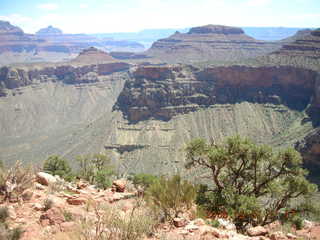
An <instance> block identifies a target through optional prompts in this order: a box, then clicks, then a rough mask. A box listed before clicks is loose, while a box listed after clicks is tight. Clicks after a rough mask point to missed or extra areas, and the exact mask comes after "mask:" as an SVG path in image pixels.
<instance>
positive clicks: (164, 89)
mask: <svg viewBox="0 0 320 240" xmlns="http://www.w3.org/2000/svg"><path fill="white" fill-rule="evenodd" d="M132 76H133V78H132V79H131V80H130V81H128V82H127V83H126V84H125V87H124V90H123V92H122V93H121V94H120V96H119V98H118V102H117V105H116V109H119V110H121V111H122V112H123V113H124V115H125V116H126V117H127V118H128V120H129V121H130V122H138V121H143V120H147V119H150V118H153V119H160V120H166V121H168V120H170V119H171V118H172V117H173V116H176V115H178V114H182V113H188V112H190V111H195V110H199V109H200V108H202V107H209V106H213V105H215V104H236V103H240V102H244V101H248V102H252V103H272V104H282V105H286V106H288V107H289V108H292V109H295V110H300V111H301V110H303V109H305V108H306V107H307V105H308V104H309V103H310V99H311V97H312V96H313V89H314V86H315V81H316V78H317V77H318V74H317V73H316V72H314V71H311V70H304V69H299V68H293V67H245V66H230V67H211V68H206V69H204V70H200V69H196V68H194V67H190V66H189V67H183V66H179V65H178V66H145V67H140V68H138V69H137V70H136V71H135V72H133V74H132Z"/></svg>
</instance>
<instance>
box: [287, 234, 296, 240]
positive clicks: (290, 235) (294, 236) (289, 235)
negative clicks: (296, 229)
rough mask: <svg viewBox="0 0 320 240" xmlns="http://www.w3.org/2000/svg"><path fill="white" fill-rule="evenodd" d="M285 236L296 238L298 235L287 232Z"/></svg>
mask: <svg viewBox="0 0 320 240" xmlns="http://www.w3.org/2000/svg"><path fill="white" fill-rule="evenodd" d="M287 238H289V239H297V238H298V237H297V236H296V235H293V234H292V233H287Z"/></svg>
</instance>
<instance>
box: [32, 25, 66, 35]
mask: <svg viewBox="0 0 320 240" xmlns="http://www.w3.org/2000/svg"><path fill="white" fill-rule="evenodd" d="M61 34H63V33H62V30H61V29H59V28H55V27H52V26H48V27H47V28H41V29H40V30H39V31H37V32H36V35H39V36H48V35H61Z"/></svg>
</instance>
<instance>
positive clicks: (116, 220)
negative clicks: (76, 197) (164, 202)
mask: <svg viewBox="0 0 320 240" xmlns="http://www.w3.org/2000/svg"><path fill="white" fill-rule="evenodd" d="M141 204H142V202H137V204H136V205H135V206H134V208H133V209H132V210H131V211H130V212H129V214H128V216H122V215H121V214H119V210H117V209H116V208H115V207H114V206H109V205H96V206H94V212H95V216H96V218H97V220H93V219H90V218H87V217H84V218H83V219H82V220H81V225H80V232H79V233H78V234H79V235H80V236H79V239H82V240H91V239H94V240H113V239H114V240H139V239H142V238H143V237H144V236H147V235H150V234H151V233H152V230H153V227H154V225H155V223H156V222H155V217H154V216H153V215H150V212H148V209H146V208H145V206H142V205H141Z"/></svg>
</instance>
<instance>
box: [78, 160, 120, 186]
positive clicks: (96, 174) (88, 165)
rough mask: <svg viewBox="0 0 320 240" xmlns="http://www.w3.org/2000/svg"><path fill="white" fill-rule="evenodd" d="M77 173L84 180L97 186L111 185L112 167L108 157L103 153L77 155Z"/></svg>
mask: <svg viewBox="0 0 320 240" xmlns="http://www.w3.org/2000/svg"><path fill="white" fill-rule="evenodd" d="M77 162H78V164H79V173H78V175H79V176H81V178H83V179H84V180H87V181H89V182H90V183H91V184H95V185H96V186H97V187H99V188H103V189H105V188H107V187H110V186H111V183H112V180H111V179H112V175H114V172H113V167H112V166H111V164H110V159H109V158H108V157H107V156H106V155H104V154H94V155H85V156H78V157H77Z"/></svg>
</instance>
